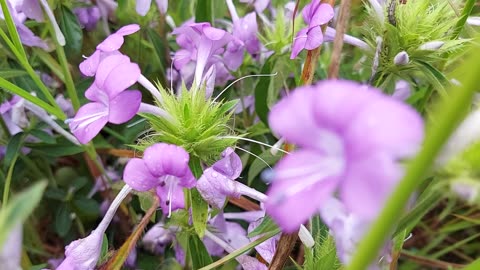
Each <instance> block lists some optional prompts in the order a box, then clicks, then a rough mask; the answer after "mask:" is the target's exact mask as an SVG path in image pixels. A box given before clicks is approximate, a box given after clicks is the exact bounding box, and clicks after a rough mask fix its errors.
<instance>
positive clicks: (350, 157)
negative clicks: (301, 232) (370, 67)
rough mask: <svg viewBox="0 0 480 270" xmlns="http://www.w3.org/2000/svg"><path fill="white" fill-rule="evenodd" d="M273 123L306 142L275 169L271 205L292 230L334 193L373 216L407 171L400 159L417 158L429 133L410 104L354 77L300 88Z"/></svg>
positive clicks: (278, 107) (300, 142) (281, 132)
mask: <svg viewBox="0 0 480 270" xmlns="http://www.w3.org/2000/svg"><path fill="white" fill-rule="evenodd" d="M269 122H270V126H271V128H272V130H273V131H274V132H276V133H277V134H278V135H280V136H282V137H283V138H285V139H286V140H287V141H289V142H290V143H294V144H296V145H298V146H299V147H300V149H299V150H297V151H295V152H293V153H291V154H289V155H287V156H285V157H284V158H283V159H282V160H281V161H280V162H279V163H278V164H277V165H276V166H275V168H274V175H273V181H272V184H271V186H270V188H269V190H268V192H267V195H268V199H267V201H266V203H265V206H266V210H267V213H268V214H269V215H271V216H272V217H273V218H274V219H275V220H276V221H277V222H278V224H279V225H280V226H281V227H282V228H283V229H284V230H285V231H290V232H291V231H294V230H296V229H297V228H298V227H299V225H300V224H302V223H303V222H305V221H306V220H307V219H308V218H309V217H310V216H311V215H313V214H314V213H316V212H317V211H318V209H319V208H321V207H323V205H324V202H325V200H326V199H328V198H330V197H331V196H332V195H333V194H336V193H338V194H339V196H340V198H341V200H342V201H343V202H344V203H345V206H346V207H347V209H348V211H350V212H352V213H354V214H355V215H357V216H359V217H360V218H362V219H367V220H368V219H372V218H374V217H375V216H376V215H377V214H378V212H379V211H380V209H381V207H382V205H383V203H384V201H385V200H386V198H387V197H388V196H389V195H390V193H391V191H392V190H393V188H394V187H395V185H396V183H397V182H398V180H399V179H400V177H401V176H402V168H401V166H400V164H399V163H398V160H400V159H404V158H408V157H409V156H411V155H413V154H414V153H415V152H416V151H417V149H418V148H419V145H420V143H421V141H422V138H423V122H422V118H421V117H420V116H419V115H418V114H417V113H416V112H415V111H414V110H413V109H412V108H410V107H409V106H408V105H406V104H403V103H401V102H399V101H397V100H395V99H393V98H391V97H388V96H386V95H383V94H382V93H381V92H380V91H377V90H376V89H370V88H368V87H366V86H362V85H359V84H357V83H354V82H348V81H325V82H322V83H319V84H317V85H315V86H308V87H301V88H298V89H297V90H295V91H294V92H293V94H291V95H290V96H288V97H286V98H284V99H282V100H281V101H280V102H279V103H278V104H276V105H275V106H274V107H273V108H272V110H271V111H270V115H269Z"/></svg>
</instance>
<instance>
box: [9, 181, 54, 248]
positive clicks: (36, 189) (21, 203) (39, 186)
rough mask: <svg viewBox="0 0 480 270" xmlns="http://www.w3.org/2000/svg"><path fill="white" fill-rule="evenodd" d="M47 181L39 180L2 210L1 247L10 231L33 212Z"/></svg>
mask: <svg viewBox="0 0 480 270" xmlns="http://www.w3.org/2000/svg"><path fill="white" fill-rule="evenodd" d="M46 186H47V182H43V181H42V182H39V183H36V184H34V185H33V186H31V187H29V188H28V189H27V190H25V191H23V192H21V193H19V194H17V195H16V196H15V197H14V198H13V199H12V200H11V201H10V202H9V203H8V204H7V205H3V208H2V210H1V211H0V247H1V246H3V243H4V242H5V240H6V239H7V237H8V235H9V233H10V231H11V230H12V229H13V228H14V227H15V226H18V224H22V223H23V222H24V221H25V220H26V219H27V217H28V216H29V215H30V214H31V213H32V212H33V210H34V209H35V207H36V206H37V204H38V203H39V202H40V200H41V199H42V195H43V191H44V190H45V187H46Z"/></svg>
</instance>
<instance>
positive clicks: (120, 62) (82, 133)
mask: <svg viewBox="0 0 480 270" xmlns="http://www.w3.org/2000/svg"><path fill="white" fill-rule="evenodd" d="M96 73H97V74H96V77H95V81H94V82H93V84H92V85H91V86H90V87H89V88H88V89H87V91H86V92H85V96H86V97H87V98H88V99H89V100H90V101H92V102H90V103H87V104H85V105H83V106H82V107H81V108H80V109H79V110H78V112H77V114H76V115H75V117H74V118H73V119H69V120H68V121H67V122H68V124H69V126H70V129H71V131H72V133H73V134H74V135H75V136H76V137H77V139H78V140H79V141H80V142H81V143H88V142H89V141H90V140H92V139H93V138H94V137H95V136H96V135H97V134H98V133H99V132H100V130H101V129H102V128H103V127H104V126H105V125H106V124H107V122H110V123H113V124H122V123H125V122H127V121H128V120H130V119H132V117H133V116H134V115H135V114H136V113H137V112H138V111H139V108H140V104H141V99H142V94H141V93H140V91H137V90H128V91H127V90H125V89H126V88H128V87H130V86H131V85H133V84H134V83H135V82H136V80H137V78H138V77H139V76H140V69H139V68H138V65H137V64H134V63H131V62H130V59H129V58H128V57H127V56H124V55H121V54H120V55H111V56H109V57H107V58H105V59H104V60H103V61H102V62H101V63H100V64H99V65H98V70H97V71H96Z"/></svg>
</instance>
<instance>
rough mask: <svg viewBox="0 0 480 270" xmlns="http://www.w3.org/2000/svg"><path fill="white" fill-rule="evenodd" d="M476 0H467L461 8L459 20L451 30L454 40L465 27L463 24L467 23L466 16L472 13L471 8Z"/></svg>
mask: <svg viewBox="0 0 480 270" xmlns="http://www.w3.org/2000/svg"><path fill="white" fill-rule="evenodd" d="M476 1H477V0H467V2H466V3H465V6H464V7H463V11H462V16H461V17H460V19H458V22H457V24H456V25H455V28H454V30H453V37H454V38H455V39H456V38H458V36H459V35H460V32H462V29H463V27H464V26H465V23H466V22H467V19H468V16H470V13H472V10H473V7H474V6H475V2H476Z"/></svg>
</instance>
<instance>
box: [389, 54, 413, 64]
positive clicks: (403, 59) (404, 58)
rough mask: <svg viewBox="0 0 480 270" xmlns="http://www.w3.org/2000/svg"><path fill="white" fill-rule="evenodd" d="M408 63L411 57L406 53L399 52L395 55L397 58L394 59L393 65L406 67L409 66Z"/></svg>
mask: <svg viewBox="0 0 480 270" xmlns="http://www.w3.org/2000/svg"><path fill="white" fill-rule="evenodd" d="M408 62H410V57H409V56H408V53H407V52H406V51H401V52H399V53H398V54H397V55H395V58H393V63H394V64H395V65H397V66H404V65H406V64H408Z"/></svg>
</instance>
